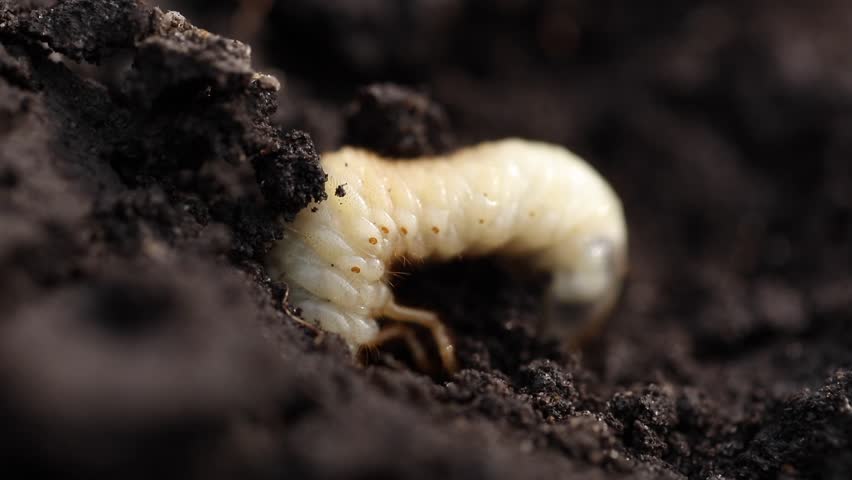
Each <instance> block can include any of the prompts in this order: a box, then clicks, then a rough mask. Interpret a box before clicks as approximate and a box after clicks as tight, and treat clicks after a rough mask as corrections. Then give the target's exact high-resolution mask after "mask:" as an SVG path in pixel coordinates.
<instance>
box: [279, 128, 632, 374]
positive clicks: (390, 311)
mask: <svg viewBox="0 0 852 480" xmlns="http://www.w3.org/2000/svg"><path fill="white" fill-rule="evenodd" d="M322 166H323V168H324V169H325V171H326V172H327V173H328V175H329V180H328V182H327V184H326V192H327V193H328V200H326V201H324V202H320V203H317V204H312V205H310V206H309V207H308V208H306V209H304V210H303V211H302V212H301V213H299V215H298V216H297V217H296V219H295V220H294V221H293V222H292V223H290V224H287V225H286V233H285V235H284V238H283V239H282V240H281V241H279V242H278V243H277V245H276V246H275V248H274V249H273V250H272V252H271V253H270V256H269V267H270V269H271V270H272V272H273V273H274V274H276V275H277V276H278V277H279V278H280V279H281V280H283V281H284V282H286V283H287V284H288V285H289V286H290V289H291V290H290V303H291V304H292V305H295V306H297V307H299V308H300V309H301V311H302V316H303V318H304V319H305V320H306V321H308V322H311V323H314V324H316V325H317V326H318V327H319V328H321V329H323V330H326V331H329V332H333V333H337V334H339V335H341V336H342V337H343V339H344V340H345V341H346V342H347V343H348V344H349V345H350V346H351V347H352V349H353V351H354V350H357V349H358V348H359V347H361V346H363V345H365V344H370V343H371V342H373V341H375V340H376V339H377V338H379V336H380V332H379V327H378V324H377V323H376V319H378V318H383V317H384V318H390V319H395V320H400V321H408V322H413V323H418V324H421V325H424V326H427V327H430V328H432V331H433V333H434V335H435V338H436V341H437V343H438V345H439V348H440V349H441V355H442V360H443V361H444V365H445V367H446V368H448V369H453V368H454V367H455V363H454V362H455V357H454V354H453V352H452V344H451V342H450V341H449V339H448V337H447V335H446V333H445V332H444V330H443V326H442V325H441V324H440V322H439V321H438V319H437V317H436V316H435V315H434V314H432V313H431V312H427V311H422V310H415V309H410V308H406V307H402V306H399V305H397V304H396V303H395V302H394V296H393V293H392V292H391V289H390V286H389V278H390V271H391V267H392V266H393V265H394V264H395V263H396V262H400V261H402V260H403V259H411V260H427V261H428V260H446V259H452V258H458V257H460V256H464V257H470V256H481V255H498V256H507V257H512V258H521V259H523V260H524V261H525V263H527V264H528V265H529V267H531V268H533V269H536V270H541V271H547V272H552V273H553V282H552V284H551V287H550V291H549V292H548V293H549V297H550V298H551V299H552V300H553V302H554V303H555V304H557V305H558V304H570V303H578V302H580V303H583V302H588V303H591V304H593V305H595V306H596V310H597V311H603V310H606V309H608V308H609V307H610V306H611V305H612V303H613V301H614V299H615V298H616V296H617V294H618V291H619V288H620V285H621V282H622V278H623V276H624V273H625V270H626V256H627V231H626V227H625V221H624V215H623V211H622V207H621V202H620V201H619V199H618V197H617V196H616V195H615V193H614V192H613V190H612V189H611V188H610V187H609V185H608V184H607V183H606V182H605V181H604V180H603V179H602V178H601V177H600V176H599V175H598V174H597V173H596V172H595V171H594V170H593V169H592V168H591V167H590V166H589V165H588V164H587V163H585V162H584V161H583V160H582V159H580V158H579V157H577V156H575V155H573V154H572V153H571V152H569V151H567V150H565V149H563V148H561V147H558V146H553V145H548V144H544V143H538V142H529V141H524V140H517V139H508V140H503V141H497V142H489V143H483V144H480V145H478V146H474V147H470V148H466V149H463V150H460V151H457V152H456V153H454V154H451V155H448V156H445V157H433V158H422V159H416V160H406V161H394V160H388V159H384V158H380V157H378V156H377V155H375V154H373V153H370V152H367V151H364V150H359V149H355V148H343V149H341V150H339V151H337V152H334V153H328V154H325V155H323V158H322ZM341 185H342V186H343V189H344V190H345V195H344V196H343V197H339V196H336V195H335V192H336V191H338V187H339V186H341ZM557 323H558V322H557Z"/></svg>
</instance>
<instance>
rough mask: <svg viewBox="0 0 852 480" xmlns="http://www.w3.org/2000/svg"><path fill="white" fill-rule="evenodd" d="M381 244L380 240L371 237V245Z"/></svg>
mask: <svg viewBox="0 0 852 480" xmlns="http://www.w3.org/2000/svg"><path fill="white" fill-rule="evenodd" d="M377 243H379V239H378V238H376V237H370V245H375V244H377Z"/></svg>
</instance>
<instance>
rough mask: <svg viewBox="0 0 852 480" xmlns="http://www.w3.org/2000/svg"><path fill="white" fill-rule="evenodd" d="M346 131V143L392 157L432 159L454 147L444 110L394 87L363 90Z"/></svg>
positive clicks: (350, 111)
mask: <svg viewBox="0 0 852 480" xmlns="http://www.w3.org/2000/svg"><path fill="white" fill-rule="evenodd" d="M345 132H346V134H345V136H344V139H343V142H344V143H345V144H347V145H353V146H361V147H365V148H368V149H370V150H373V151H374V152H376V153H378V154H379V155H383V156H386V157H392V158H406V157H419V156H433V155H436V154H441V153H444V152H446V151H448V150H449V149H450V148H451V147H452V145H453V141H452V138H451V134H450V128H449V120H448V119H447V114H446V113H444V110H443V108H441V106H440V105H438V104H436V103H435V102H434V101H432V100H431V99H430V98H429V97H427V96H426V95H424V94H422V93H418V92H416V91H414V90H411V89H407V88H404V87H401V86H398V85H394V84H374V85H369V86H367V87H364V88H362V89H361V90H360V91H359V92H358V94H357V96H356V97H355V101H354V102H352V104H350V106H349V107H348V112H347V114H346V126H345Z"/></svg>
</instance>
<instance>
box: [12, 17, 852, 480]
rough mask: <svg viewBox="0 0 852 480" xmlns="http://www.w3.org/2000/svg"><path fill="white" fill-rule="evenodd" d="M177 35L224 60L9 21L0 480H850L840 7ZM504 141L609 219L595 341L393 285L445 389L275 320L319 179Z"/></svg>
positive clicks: (472, 284) (483, 269) (849, 34)
mask: <svg viewBox="0 0 852 480" xmlns="http://www.w3.org/2000/svg"><path fill="white" fill-rule="evenodd" d="M168 3H169V5H168V7H171V8H178V9H180V11H182V12H184V13H185V14H187V15H188V17H189V18H191V19H193V20H195V21H196V22H199V24H201V25H205V26H206V27H207V28H209V31H208V30H203V29H200V28H197V27H195V26H194V25H193V24H192V23H190V21H189V20H187V18H185V17H184V16H182V15H180V14H178V13H175V12H173V11H168V10H167V9H166V7H167V5H162V7H163V8H162V9H161V8H158V7H155V6H153V5H149V4H146V3H143V2H142V1H140V0H0V312H2V321H1V322H0V382H1V383H0V385H2V386H3V389H4V391H5V392H6V394H5V395H4V396H3V400H2V401H0V416H2V418H3V423H4V425H5V427H6V428H5V429H4V432H5V434H3V435H2V437H0V456H1V457H2V463H3V470H4V471H8V472H12V471H18V472H26V473H27V474H29V475H30V476H36V475H54V476H58V475H62V476H64V477H71V478H152V477H161V478H235V477H238V478H304V479H311V478H317V479H319V478H322V479H333V478H341V479H342V478H410V479H416V478H424V479H426V478H428V479H432V478H447V479H455V478H457V479H461V478H480V479H510V478H548V479H552V478H570V477H576V478H592V479H594V478H598V479H609V478H672V479H676V478H690V479H706V478H718V479H723V478H724V479H728V478H730V479H734V478H743V479H759V478H849V476H850V475H852V453H850V452H852V445H850V442H852V407H850V404H852V403H851V402H850V399H851V398H852V196H850V195H849V192H850V191H852V167H850V165H852V163H850V162H849V161H848V159H849V157H850V155H852V82H849V79H848V77H849V72H852V63H850V62H852V60H850V59H849V58H848V55H847V54H846V53H847V52H846V51H845V47H844V46H845V45H848V44H849V42H850V41H852V30H850V29H848V28H847V25H846V19H848V18H849V17H850V15H852V6H850V5H849V3H848V2H843V1H840V0H819V1H817V2H812V3H810V4H808V5H807V6H805V5H802V6H792V5H784V6H781V5H778V4H770V3H769V2H766V1H763V0H750V1H746V2H739V3H736V4H733V3H730V4H719V3H717V2H709V1H707V2H705V1H696V2H689V3H688V4H685V3H682V2H664V3H665V4H659V5H654V6H648V5H645V4H643V5H639V3H638V2H628V1H615V0H613V1H604V2H594V1H579V2H555V1H543V0H528V1H524V0H520V1H500V2H483V1H480V0H450V1H444V2H431V1H421V0H414V1H410V2H394V1H391V0H385V1H376V2H360V1H358V0H342V1H337V2H327V1H324V0H288V1H287V2H262V1H249V0H243V1H241V2H233V1H224V0H223V1H210V2H200V1H190V0H183V1H172V2H168ZM215 32H219V33H221V34H223V35H220V34H217V33H215ZM231 34H233V35H234V36H239V37H241V39H242V40H244V42H241V41H237V40H232V39H229V38H228V37H227V36H228V35H231ZM245 42H249V43H250V44H251V48H250V47H249V43H245ZM252 50H254V52H255V54H254V58H255V60H254V62H255V65H254V66H253V65H252V55H251V51H252ZM258 65H262V68H260V67H258ZM261 70H262V71H264V72H270V73H271V75H267V74H264V73H261V72H260V71H261ZM509 135H512V136H523V137H527V138H533V139H540V140H545V141H550V142H554V143H560V144H564V145H566V146H568V147H569V148H571V149H573V150H575V151H577V152H578V153H580V154H581V155H582V156H584V157H585V158H587V159H588V160H589V161H590V162H591V163H592V164H593V165H595V166H596V167H597V168H599V169H600V170H601V171H602V172H603V173H604V174H605V176H606V177H607V178H608V179H610V180H611V182H612V184H613V185H614V187H615V189H616V190H617V191H618V192H619V193H620V195H621V196H622V198H623V201H624V204H625V206H626V210H627V214H628V219H629V223H630V227H631V230H630V231H631V256H632V258H631V260H632V265H631V278H630V281H629V284H628V288H627V291H626V293H625V294H624V298H623V299H622V302H621V305H620V307H619V309H618V311H617V312H616V314H615V315H614V316H613V318H612V319H611V321H610V323H609V324H608V325H607V328H606V331H604V332H603V333H602V335H601V336H600V337H599V338H597V339H595V340H594V341H593V342H591V343H590V344H588V345H586V346H585V348H584V349H583V350H582V351H581V352H568V351H566V350H565V348H564V347H563V346H562V345H560V344H558V343H555V342H553V341H547V340H543V339H541V338H540V337H539V336H538V335H537V320H538V318H539V313H540V303H541V293H542V291H543V285H545V282H546V279H538V278H527V277H524V276H519V274H518V273H517V272H514V271H508V270H505V269H504V268H503V267H501V266H499V265H497V264H495V263H494V262H492V261H490V260H488V259H481V260H471V261H464V262H456V263H452V264H447V265H436V266H430V267H428V268H423V269H421V270H419V271H416V272H413V274H412V275H410V276H408V277H406V278H405V279H404V280H402V281H400V282H399V285H397V287H396V288H397V292H398V294H399V295H400V296H401V297H402V298H405V299H406V301H407V303H409V304H412V305H421V306H428V307H429V308H432V309H435V310H437V311H439V312H440V314H441V316H442V318H444V319H445V320H446V322H447V324H448V325H449V327H450V328H451V329H452V331H453V332H454V335H455V338H456V347H457V350H458V354H459V360H460V363H461V365H462V367H463V368H462V370H461V371H460V372H458V373H457V374H455V375H453V376H452V377H450V378H432V377H429V376H427V375H424V374H421V373H417V372H415V371H413V370H412V369H410V368H409V367H408V366H407V365H406V364H405V358H404V355H394V351H393V350H389V351H385V352H384V353H381V354H380V355H379V356H378V357H377V358H375V359H373V363H372V364H370V365H369V366H360V365H358V364H357V363H355V362H354V361H353V359H352V357H351V355H350V353H349V351H348V349H347V348H346V347H345V345H344V344H343V343H342V342H341V341H340V340H339V339H337V338H335V337H334V336H332V335H326V334H322V333H319V332H316V331H313V330H312V329H309V328H306V327H304V326H303V325H301V324H300V323H298V322H296V321H294V320H293V318H292V314H291V310H290V308H289V307H287V306H286V305H285V301H286V298H287V295H286V290H287V289H286V285H283V284H281V283H279V282H277V281H275V280H274V279H272V278H270V277H269V276H268V274H267V273H266V271H265V269H264V266H263V257H264V255H265V253H266V252H267V251H268V250H269V248H270V246H271V245H272V242H274V241H275V240H276V239H278V238H280V237H281V234H282V230H281V229H282V226H281V224H280V223H279V220H278V218H279V216H280V217H283V218H284V219H291V218H292V217H293V216H294V215H295V214H296V213H297V212H298V211H300V210H301V209H302V208H305V207H306V206H307V205H309V204H310V203H311V202H313V201H320V200H323V199H324V197H325V193H324V182H325V180H326V176H325V174H324V172H323V171H322V169H321V168H320V166H319V163H318V160H319V156H318V152H322V151H325V150H328V149H332V148H336V147H338V146H340V145H341V144H343V143H347V144H353V145H359V146H362V147H365V148H370V149H373V150H375V151H378V152H380V153H383V154H386V155H393V156H398V157H414V156H419V155H429V154H434V153H440V152H445V151H449V150H451V149H452V148H455V147H457V146H462V145H467V144H472V143H474V142H477V141H480V140H483V139H491V138H500V137H503V136H509ZM344 193H345V192H344Z"/></svg>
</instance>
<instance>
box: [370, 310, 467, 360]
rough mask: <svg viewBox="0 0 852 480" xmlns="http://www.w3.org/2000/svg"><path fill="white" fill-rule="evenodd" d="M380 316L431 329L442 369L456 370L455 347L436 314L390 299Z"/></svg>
mask: <svg viewBox="0 0 852 480" xmlns="http://www.w3.org/2000/svg"><path fill="white" fill-rule="evenodd" d="M382 316H384V317H387V318H389V319H391V320H396V321H397V322H405V323H413V324H415V325H420V326H423V327H426V328H428V329H429V330H431V332H432V337H433V338H434V339H435V344H436V345H437V347H438V353H439V354H440V355H441V363H442V364H443V365H444V369H446V371H447V372H449V373H453V372H455V371H456V370H458V363H457V362H456V351H455V347H454V346H453V342H452V341H451V340H450V336H449V334H447V329H446V327H444V324H443V323H442V322H441V319H439V318H438V316H437V315H435V314H434V313H432V312H430V311H428V310H420V309H417V308H411V307H403V306H402V305H398V304H397V303H396V302H394V301H390V302H388V304H387V305H386V306H385V308H384V309H383V310H382Z"/></svg>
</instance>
